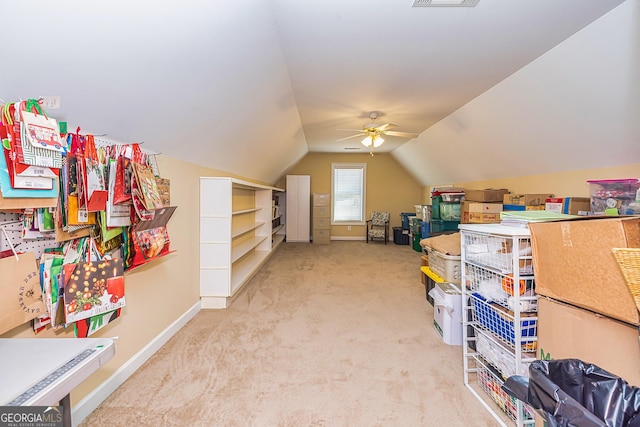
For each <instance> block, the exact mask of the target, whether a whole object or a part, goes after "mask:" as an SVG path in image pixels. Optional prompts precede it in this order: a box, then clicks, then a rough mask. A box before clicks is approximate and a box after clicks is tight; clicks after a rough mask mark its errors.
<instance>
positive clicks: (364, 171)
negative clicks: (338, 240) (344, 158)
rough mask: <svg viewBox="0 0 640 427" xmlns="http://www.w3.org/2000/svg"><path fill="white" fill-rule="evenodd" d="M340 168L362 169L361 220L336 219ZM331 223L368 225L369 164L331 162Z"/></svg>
mask: <svg viewBox="0 0 640 427" xmlns="http://www.w3.org/2000/svg"><path fill="white" fill-rule="evenodd" d="M339 169H358V170H361V171H362V188H361V191H362V194H361V203H362V210H361V213H360V214H361V218H362V220H361V221H353V220H345V221H339V220H336V219H335V200H336V197H335V195H336V189H335V185H336V182H335V174H336V170H339ZM331 193H332V197H331V225H366V223H367V219H366V205H367V203H366V201H367V200H366V194H367V164H366V163H331Z"/></svg>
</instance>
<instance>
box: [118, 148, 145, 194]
mask: <svg viewBox="0 0 640 427" xmlns="http://www.w3.org/2000/svg"><path fill="white" fill-rule="evenodd" d="M143 159H144V154H143V153H142V150H141V149H140V145H139V144H130V145H123V146H122V147H121V148H120V153H119V154H118V157H117V165H116V182H115V186H114V195H113V203H114V204H116V205H118V204H120V203H128V202H130V201H131V176H132V175H133V165H132V161H135V162H142V160H143Z"/></svg>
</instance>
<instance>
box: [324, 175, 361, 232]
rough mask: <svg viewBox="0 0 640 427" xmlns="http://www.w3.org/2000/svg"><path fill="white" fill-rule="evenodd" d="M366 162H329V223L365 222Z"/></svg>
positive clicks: (349, 223)
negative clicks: (331, 195) (330, 204)
mask: <svg viewBox="0 0 640 427" xmlns="http://www.w3.org/2000/svg"><path fill="white" fill-rule="evenodd" d="M366 174H367V165H366V163H332V164H331V188H332V193H333V197H332V198H331V203H332V206H331V207H332V210H331V223H332V224H336V225H363V224H364V223H365V215H364V208H365V200H364V195H365V180H366Z"/></svg>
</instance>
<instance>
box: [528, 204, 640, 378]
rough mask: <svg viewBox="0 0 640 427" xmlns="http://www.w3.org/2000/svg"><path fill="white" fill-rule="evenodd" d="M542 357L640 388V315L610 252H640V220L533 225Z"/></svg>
mask: <svg viewBox="0 0 640 427" xmlns="http://www.w3.org/2000/svg"><path fill="white" fill-rule="evenodd" d="M529 228H530V230H531V242H532V249H533V265H534V274H535V286H536V293H537V294H538V295H539V296H540V297H539V298H540V299H539V301H538V316H539V320H538V349H539V350H538V351H539V354H538V357H539V358H541V359H548V358H551V359H564V358H577V359H581V360H583V361H585V362H589V363H593V364H595V365H597V366H599V367H601V368H603V369H605V370H607V371H609V372H611V373H612V374H615V375H617V376H619V377H621V378H623V379H625V380H626V381H627V382H629V383H630V384H631V385H634V386H640V345H639V344H638V325H640V316H639V313H638V309H637V307H636V305H635V302H634V299H633V296H632V294H631V291H630V290H629V287H628V285H627V282H626V281H625V279H624V276H623V274H622V270H621V269H620V266H619V265H618V263H617V262H616V259H615V257H614V255H613V253H612V248H627V247H640V217H637V216H636V217H617V218H603V217H600V218H597V217H588V218H585V219H577V220H568V221H557V222H543V223H531V224H529Z"/></svg>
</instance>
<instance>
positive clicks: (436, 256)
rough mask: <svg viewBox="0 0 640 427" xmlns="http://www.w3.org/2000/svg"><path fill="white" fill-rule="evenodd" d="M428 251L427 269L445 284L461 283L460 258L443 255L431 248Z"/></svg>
mask: <svg viewBox="0 0 640 427" xmlns="http://www.w3.org/2000/svg"><path fill="white" fill-rule="evenodd" d="M428 250H429V268H431V270H432V271H433V272H434V273H436V274H437V275H438V276H440V277H442V278H443V279H444V280H446V281H447V282H451V283H455V284H456V285H459V284H460V282H461V281H462V271H461V270H460V265H461V263H460V256H454V255H445V254H442V253H440V252H438V251H436V250H433V249H431V248H429V249H428Z"/></svg>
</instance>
